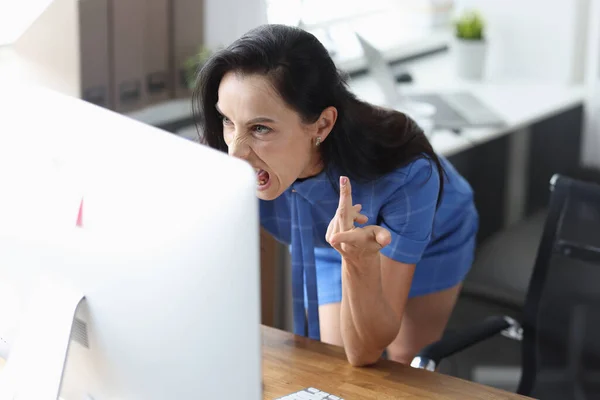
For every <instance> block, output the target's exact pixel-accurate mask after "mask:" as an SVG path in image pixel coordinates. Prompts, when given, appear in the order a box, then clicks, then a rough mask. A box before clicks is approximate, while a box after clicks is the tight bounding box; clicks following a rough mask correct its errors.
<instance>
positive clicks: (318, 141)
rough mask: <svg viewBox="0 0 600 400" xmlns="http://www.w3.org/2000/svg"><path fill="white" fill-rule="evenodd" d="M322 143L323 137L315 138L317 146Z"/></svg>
mask: <svg viewBox="0 0 600 400" xmlns="http://www.w3.org/2000/svg"><path fill="white" fill-rule="evenodd" d="M320 144H321V137H320V136H317V139H316V140H315V146H317V147H319V145H320Z"/></svg>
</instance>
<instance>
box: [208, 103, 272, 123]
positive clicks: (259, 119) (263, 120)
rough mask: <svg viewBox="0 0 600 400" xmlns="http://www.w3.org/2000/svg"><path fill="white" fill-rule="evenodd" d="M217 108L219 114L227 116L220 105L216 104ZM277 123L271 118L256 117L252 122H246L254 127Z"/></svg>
mask: <svg viewBox="0 0 600 400" xmlns="http://www.w3.org/2000/svg"><path fill="white" fill-rule="evenodd" d="M215 108H216V109H217V112H218V113H219V114H221V115H225V113H224V112H223V111H221V109H220V108H219V105H218V104H215ZM274 122H276V121H275V120H274V119H273V118H269V117H256V118H252V119H251V120H250V121H248V122H246V124H247V125H253V124H265V123H274Z"/></svg>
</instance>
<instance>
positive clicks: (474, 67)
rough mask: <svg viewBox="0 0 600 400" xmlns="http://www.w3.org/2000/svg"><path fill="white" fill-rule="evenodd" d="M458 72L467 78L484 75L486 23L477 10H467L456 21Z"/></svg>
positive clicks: (476, 77)
mask: <svg viewBox="0 0 600 400" xmlns="http://www.w3.org/2000/svg"><path fill="white" fill-rule="evenodd" d="M454 26H455V35H456V41H455V44H454V45H455V46H454V47H455V55H456V63H457V74H458V76H459V77H461V78H465V79H473V80H476V79H481V78H482V77H483V72H484V65H485V58H486V53H487V43H486V40H485V36H484V33H485V32H484V30H485V23H484V21H483V18H482V17H481V15H480V14H479V13H478V12H477V11H472V10H469V11H465V12H463V13H462V14H461V15H460V16H459V18H458V19H457V20H456V21H455V24H454Z"/></svg>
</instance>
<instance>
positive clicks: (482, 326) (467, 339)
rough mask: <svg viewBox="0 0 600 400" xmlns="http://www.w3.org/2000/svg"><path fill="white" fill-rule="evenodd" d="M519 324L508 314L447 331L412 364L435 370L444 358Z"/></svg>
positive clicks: (416, 366) (418, 355)
mask: <svg viewBox="0 0 600 400" xmlns="http://www.w3.org/2000/svg"><path fill="white" fill-rule="evenodd" d="M517 326H518V323H517V322H516V321H515V320H514V319H512V318H510V317H507V316H493V317H487V318H486V319H484V320H483V321H480V322H478V323H476V324H475V325H473V326H471V327H470V328H467V329H463V330H460V331H457V332H456V331H453V332H447V333H446V334H444V337H442V339H440V340H438V341H437V342H434V343H432V344H430V345H428V346H426V347H424V348H423V349H422V350H421V351H420V352H419V353H418V354H417V356H416V357H415V358H413V360H412V362H411V364H410V365H411V366H412V367H415V368H421V369H427V370H430V371H434V370H435V369H436V368H437V365H438V364H439V363H440V361H442V360H443V359H444V358H447V357H450V356H451V355H453V354H455V353H458V352H460V351H462V350H464V349H466V348H467V347H471V346H473V345H474V344H477V343H479V342H482V341H484V340H486V339H489V338H490V337H492V336H495V335H497V334H498V333H500V332H502V331H504V330H507V329H509V328H516V327H517Z"/></svg>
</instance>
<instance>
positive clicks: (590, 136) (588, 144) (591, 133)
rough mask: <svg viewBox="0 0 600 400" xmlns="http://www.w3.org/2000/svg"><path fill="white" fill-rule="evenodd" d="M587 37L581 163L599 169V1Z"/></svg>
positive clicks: (595, 0)
mask: <svg viewBox="0 0 600 400" xmlns="http://www.w3.org/2000/svg"><path fill="white" fill-rule="evenodd" d="M588 17H589V22H590V23H589V32H588V33H589V35H588V41H587V52H588V57H587V63H586V68H585V84H586V110H585V125H584V141H583V148H582V154H583V162H584V163H585V164H587V165H589V166H594V167H597V168H598V167H600V1H597V0H594V1H592V3H591V7H590V10H589V15H588Z"/></svg>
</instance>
